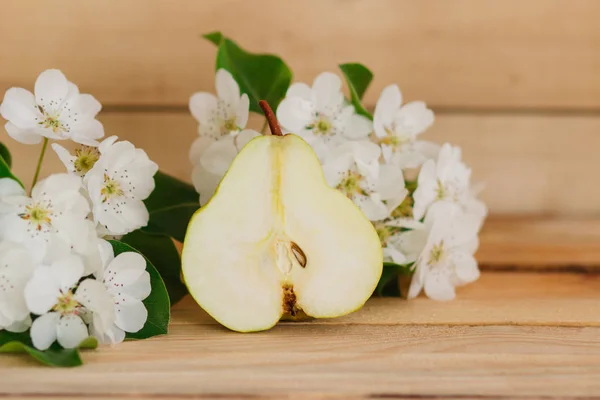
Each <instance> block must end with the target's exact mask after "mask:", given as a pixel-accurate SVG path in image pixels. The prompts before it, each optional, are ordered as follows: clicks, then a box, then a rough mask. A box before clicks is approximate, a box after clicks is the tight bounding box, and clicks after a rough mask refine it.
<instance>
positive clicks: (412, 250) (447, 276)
mask: <svg viewBox="0 0 600 400" xmlns="http://www.w3.org/2000/svg"><path fill="white" fill-rule="evenodd" d="M436 213H437V214H438V215H433V213H431V214H429V213H428V215H427V216H426V217H425V221H424V223H422V224H420V225H421V226H414V228H415V229H414V230H411V231H408V232H404V233H403V234H402V235H401V246H402V248H403V249H404V251H405V254H406V255H407V259H409V260H411V259H415V260H416V262H415V272H414V275H413V278H412V282H411V285H410V289H409V293H408V298H409V299H411V298H414V297H416V296H417V295H418V294H419V293H420V292H421V290H424V291H425V294H426V295H427V297H429V298H431V299H434V300H440V301H446V300H452V299H454V297H455V296H456V292H455V287H457V286H461V285H465V284H467V283H470V282H473V281H475V280H477V279H478V278H479V268H478V267H477V261H476V260H475V258H474V257H473V254H474V253H475V251H476V250H477V246H478V240H477V231H478V229H479V220H478V219H477V218H474V217H473V215H469V214H463V213H460V212H456V210H455V209H453V208H451V207H448V206H445V207H443V208H442V207H439V208H437V210H436ZM417 224H418V223H417Z"/></svg>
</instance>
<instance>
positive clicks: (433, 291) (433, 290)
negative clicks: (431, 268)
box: [424, 267, 456, 301]
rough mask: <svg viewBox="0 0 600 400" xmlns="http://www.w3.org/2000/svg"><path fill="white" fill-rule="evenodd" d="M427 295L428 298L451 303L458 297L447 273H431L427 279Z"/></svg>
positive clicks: (425, 286) (425, 287)
mask: <svg viewBox="0 0 600 400" xmlns="http://www.w3.org/2000/svg"><path fill="white" fill-rule="evenodd" d="M436 268H440V267H436ZM424 289H425V294H426V295H427V297H429V298H430V299H433V300H438V301H449V300H452V299H454V298H455V297H456V291H455V290H454V285H453V284H452V283H451V282H450V276H448V274H447V273H443V272H439V273H431V272H430V273H429V274H427V277H426V278H425V285H424Z"/></svg>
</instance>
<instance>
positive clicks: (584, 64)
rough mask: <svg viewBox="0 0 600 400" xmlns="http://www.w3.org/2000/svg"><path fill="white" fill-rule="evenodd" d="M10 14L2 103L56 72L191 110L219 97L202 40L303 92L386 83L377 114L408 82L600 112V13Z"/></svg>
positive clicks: (5, 14)
mask: <svg viewBox="0 0 600 400" xmlns="http://www.w3.org/2000/svg"><path fill="white" fill-rule="evenodd" d="M2 5H3V9H2V14H1V15H0V35H2V37H11V38H14V40H6V41H4V42H3V43H2V45H1V48H0V50H1V51H0V64H1V65H2V73H1V74H0V90H1V91H4V90H5V89H6V88H7V87H10V86H14V85H17V86H25V87H32V86H33V80H34V78H35V76H37V74H38V73H39V72H41V71H42V70H44V69H46V68H51V67H55V68H61V69H63V70H64V71H65V72H66V73H67V75H68V76H69V77H70V78H71V79H72V80H73V81H74V82H76V83H77V84H78V85H79V86H80V87H81V89H82V90H84V91H85V92H91V93H93V94H94V95H96V96H97V97H98V98H99V99H100V100H101V101H102V102H104V103H105V104H111V105H131V104H133V105H139V104H152V105H177V106H183V105H185V104H186V103H187V99H188V98H189V96H190V94H191V93H193V92H194V91H196V90H199V89H204V90H207V89H210V88H212V87H213V65H214V63H213V60H214V57H215V49H214V47H213V45H212V44H210V43H208V42H205V41H204V40H202V39H200V34H202V33H206V32H210V31H214V30H222V31H224V32H225V33H226V34H227V35H229V36H230V37H232V38H234V39H235V40H237V41H239V42H240V44H241V45H243V46H244V47H245V48H247V49H249V50H252V51H256V52H272V53H276V54H279V55H281V56H282V57H283V58H284V59H285V60H286V61H287V62H288V63H289V65H290V66H291V67H292V69H293V71H294V73H295V76H296V78H297V79H299V80H302V81H311V80H312V79H313V78H314V77H315V76H316V74H318V73H319V72H322V71H325V70H335V69H336V66H337V64H338V63H341V62H348V61H360V62H363V63H365V64H367V65H368V66H370V67H371V68H372V69H373V71H374V72H375V76H376V79H375V82H374V85H373V88H372V90H370V91H369V93H368V94H367V97H366V102H367V103H368V104H370V105H372V104H374V102H375V100H376V98H377V96H378V93H379V91H380V90H381V89H382V88H383V87H384V86H385V85H387V84H389V83H393V82H396V83H399V84H400V85H401V87H402V88H403V90H404V93H405V94H406V98H408V99H423V100H425V101H427V102H429V103H430V104H431V105H433V106H436V107H460V108H464V107H468V108H511V109H512V108H520V107H527V108H560V109H577V108H585V109H595V110H597V109H598V108H599V106H600V77H599V76H598V73H597V71H598V68H599V66H600V54H598V52H597V51H596V49H597V43H598V40H600V26H599V25H598V23H597V20H598V17H599V15H600V3H598V2H597V1H595V0H536V1H526V2H524V1H521V0H506V1H502V2H491V1H480V0H455V1H452V2H441V1H436V0H423V1H418V2H416V1H410V0H402V1H396V0H381V1H376V2H373V1H367V0H360V1H352V2H350V1H343V0H335V1H327V2H323V1H319V0H309V1H304V2H274V1H269V0H258V1H252V2H247V1H243V0H229V1H219V2H214V1H208V0H203V1H198V0H180V1H178V2H177V4H176V5H174V4H173V2H171V1H169V0H129V1H119V0H106V1H102V2H89V1H83V2H82V1H78V0H56V1H53V3H52V7H40V6H39V2H38V1H36V0H20V1H15V2H8V1H7V2H3V4H2ZM566 13H568V17H567V14H566ZM257 27H260V29H257Z"/></svg>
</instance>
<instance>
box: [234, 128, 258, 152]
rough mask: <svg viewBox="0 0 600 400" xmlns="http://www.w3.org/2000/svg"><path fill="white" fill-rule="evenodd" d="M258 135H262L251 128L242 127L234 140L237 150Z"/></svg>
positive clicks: (240, 149)
mask: <svg viewBox="0 0 600 400" xmlns="http://www.w3.org/2000/svg"><path fill="white" fill-rule="evenodd" d="M259 136H262V135H261V134H260V133H258V132H256V131H254V130H252V129H244V130H243V131H241V132H240V133H238V134H237V135H236V136H235V140H234V142H235V147H236V149H237V150H238V152H240V151H242V149H243V148H244V146H246V145H247V144H248V142H249V141H251V140H252V139H254V138H256V137H259Z"/></svg>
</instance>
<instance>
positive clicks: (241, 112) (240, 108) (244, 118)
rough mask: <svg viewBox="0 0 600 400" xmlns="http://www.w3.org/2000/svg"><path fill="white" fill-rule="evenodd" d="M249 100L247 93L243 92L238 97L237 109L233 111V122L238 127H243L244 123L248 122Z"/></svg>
mask: <svg viewBox="0 0 600 400" xmlns="http://www.w3.org/2000/svg"><path fill="white" fill-rule="evenodd" d="M249 107H250V100H249V99H248V95H247V94H246V93H244V94H243V95H242V97H240V101H239V103H238V105H237V109H236V112H235V115H236V118H235V124H236V125H237V126H238V127H239V128H240V129H244V128H245V127H246V124H247V123H248V114H249V110H250V108H249Z"/></svg>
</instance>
